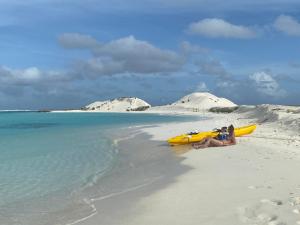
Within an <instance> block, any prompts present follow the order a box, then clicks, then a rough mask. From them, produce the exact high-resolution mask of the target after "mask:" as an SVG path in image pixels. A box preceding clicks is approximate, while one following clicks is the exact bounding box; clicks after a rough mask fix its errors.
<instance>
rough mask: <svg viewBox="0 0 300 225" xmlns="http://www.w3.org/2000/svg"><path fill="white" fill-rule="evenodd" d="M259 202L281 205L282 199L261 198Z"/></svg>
mask: <svg viewBox="0 0 300 225" xmlns="http://www.w3.org/2000/svg"><path fill="white" fill-rule="evenodd" d="M260 202H261V203H267V204H271V205H282V204H283V203H282V201H281V200H277V199H273V200H270V199H261V200H260Z"/></svg>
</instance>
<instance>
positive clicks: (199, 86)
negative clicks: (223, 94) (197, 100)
mask: <svg viewBox="0 0 300 225" xmlns="http://www.w3.org/2000/svg"><path fill="white" fill-rule="evenodd" d="M195 91H199V92H206V91H209V89H208V87H207V86H206V84H205V83H204V82H200V83H198V84H197V87H196V89H195Z"/></svg>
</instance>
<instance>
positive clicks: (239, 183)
mask: <svg viewBox="0 0 300 225" xmlns="http://www.w3.org/2000/svg"><path fill="white" fill-rule="evenodd" d="M271 111H272V113H273V111H276V112H277V111H278V110H277V109H276V110H271ZM251 113H252V112H250V113H249V112H248V111H246V112H242V111H238V112H236V113H230V114H213V113H209V115H211V116H212V117H210V118H208V119H207V120H197V121H194V122H180V123H176V124H161V125H159V126H152V127H144V128H140V132H142V133H144V134H146V135H147V136H148V139H149V140H148V141H147V143H161V144H162V145H163V146H164V147H165V150H166V151H168V152H169V153H171V154H173V156H175V157H177V159H180V160H179V161H177V164H176V166H175V167H174V168H180V167H186V168H188V169H187V170H186V171H183V173H176V174H174V173H173V175H172V180H171V182H168V183H164V182H163V184H162V185H159V180H158V181H155V182H154V183H153V185H154V187H153V186H152V184H149V185H146V186H145V187H144V186H142V187H141V188H140V189H133V190H132V191H130V192H128V193H127V192H125V193H120V195H118V196H114V197H112V198H110V199H103V202H102V203H101V204H102V206H105V205H107V204H108V205H109V206H108V207H107V208H106V209H108V210H107V211H106V210H104V211H102V212H103V214H102V216H100V215H95V216H93V217H91V218H89V219H87V220H85V221H83V222H80V223H78V224H84V225H96V224H97V225H98V224H114V225H117V224H120V225H121V224H122V225H123V224H128V225H135V224H143V225H153V224H165V225H168V224H170V225H171V224H172V225H173V224H178V225H182V224H187V225H189V224H190V225H193V224H195V223H200V224H205V225H216V224H222V225H232V224H247V225H250V224H254V223H255V224H259V225H265V224H268V225H275V224H278V225H279V224H300V217H299V214H300V179H299V178H298V179H297V178H296V177H295V176H294V175H293V174H294V173H295V172H296V171H298V170H299V169H300V151H299V146H300V134H299V133H298V132H297V128H298V127H297V124H296V126H295V128H296V130H295V129H292V128H291V129H289V130H286V129H285V127H286V124H285V123H283V121H288V120H286V118H285V117H284V116H281V115H280V116H278V117H276V119H275V120H274V119H272V118H271V117H270V116H272V115H273V114H272V115H270V114H265V112H263V113H262V114H259V113H258V114H255V116H253V115H252V114H251ZM266 116H269V117H270V118H271V119H270V118H267V119H268V120H267V121H266V118H265V117H266ZM282 118H284V119H282ZM295 121H296V122H297V121H299V120H298V119H296V120H295ZM249 123H259V124H260V125H259V126H258V128H257V130H256V131H255V132H254V133H253V134H251V135H249V136H246V137H241V138H238V144H237V145H235V146H227V147H216V148H209V149H204V150H191V148H190V147H186V148H185V147H179V149H178V148H177V147H175V148H171V147H169V146H166V145H165V140H166V139H167V138H169V137H171V136H174V135H178V134H180V133H185V132H187V131H191V130H194V129H195V127H196V129H198V130H200V131H205V130H211V129H213V128H215V127H220V125H221V126H223V125H229V124H234V125H235V126H237V127H238V126H242V125H246V124H249ZM199 128H200V129H199ZM162 141H164V142H162ZM129 143H130V140H129ZM160 147H161V146H160ZM153 149H155V150H159V147H158V146H157V147H156V148H155V147H152V148H150V149H149V150H153ZM174 153H175V154H174ZM176 155H177V156H176ZM178 155H179V156H178ZM174 168H173V169H174ZM168 172H170V171H168ZM171 172H174V171H171ZM167 176H169V175H167ZM155 186H156V188H155ZM101 204H100V203H99V205H98V207H100V208H101ZM128 204H129V205H130V206H128ZM104 208H105V207H104ZM114 209H116V210H117V211H118V213H117V215H115V214H114V213H115V212H114ZM102 210H103V208H102ZM112 212H113V213H112ZM174 215H180V216H174ZM103 216H104V217H105V218H106V221H105V222H103ZM118 218H119V219H118Z"/></svg>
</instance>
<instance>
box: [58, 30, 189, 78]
mask: <svg viewBox="0 0 300 225" xmlns="http://www.w3.org/2000/svg"><path fill="white" fill-rule="evenodd" d="M73 37H75V38H73ZM61 39H62V38H61V37H60V39H59V41H60V42H61ZM63 40H64V45H65V46H72V48H75V47H76V46H78V48H82V47H87V46H89V47H88V48H89V49H90V50H91V52H92V53H93V58H91V59H89V60H88V61H83V62H81V64H80V65H79V66H80V67H81V73H85V74H92V75H93V76H97V75H99V76H101V75H104V76H105V75H114V74H122V73H137V74H150V73H161V72H174V71H178V70H180V69H181V67H182V66H183V64H184V63H185V61H186V59H185V57H184V56H183V55H180V54H178V53H176V52H174V51H170V50H165V49H160V48H158V47H155V46H153V45H152V44H150V43H148V42H146V41H141V40H137V39H136V38H135V37H134V36H128V37H124V38H120V39H117V40H112V41H110V42H108V43H103V44H102V45H100V44H97V45H91V37H86V36H84V37H82V36H80V35H79V36H77V35H74V34H73V35H72V36H71V38H69V37H68V38H63ZM74 40H75V41H74ZM92 40H94V39H92ZM92 43H94V41H93V42H92ZM77 69H78V68H77Z"/></svg>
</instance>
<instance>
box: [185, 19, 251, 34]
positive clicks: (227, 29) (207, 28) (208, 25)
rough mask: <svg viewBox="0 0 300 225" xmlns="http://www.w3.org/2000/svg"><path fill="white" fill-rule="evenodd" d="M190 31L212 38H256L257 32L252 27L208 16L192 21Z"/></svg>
mask: <svg viewBox="0 0 300 225" xmlns="http://www.w3.org/2000/svg"><path fill="white" fill-rule="evenodd" d="M188 32H189V33H191V34H197V35H201V36H206V37H212V38H241V39H247V38H254V37H256V33H255V31H254V30H252V29H251V28H248V27H245V26H241V25H234V24H231V23H229V22H227V21H225V20H222V19H217V18H207V19H203V20H200V21H199V22H195V23H191V24H190V25H189V27H188Z"/></svg>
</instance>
